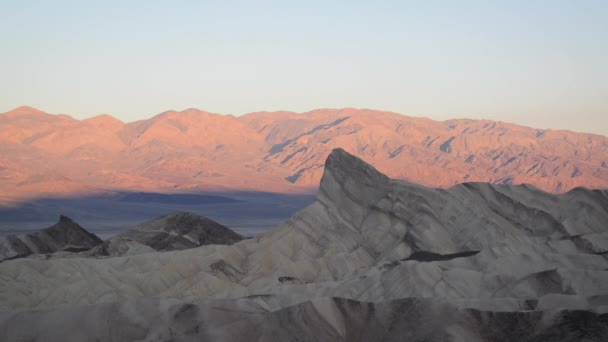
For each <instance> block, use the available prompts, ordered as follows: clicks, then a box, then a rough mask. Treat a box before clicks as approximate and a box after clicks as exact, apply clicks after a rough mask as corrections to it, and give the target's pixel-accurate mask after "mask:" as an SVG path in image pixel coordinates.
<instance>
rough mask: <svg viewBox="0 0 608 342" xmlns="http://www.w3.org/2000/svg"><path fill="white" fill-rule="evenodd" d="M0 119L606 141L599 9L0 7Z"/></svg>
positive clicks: (599, 5) (591, 4) (216, 4)
mask: <svg viewBox="0 0 608 342" xmlns="http://www.w3.org/2000/svg"><path fill="white" fill-rule="evenodd" d="M0 13H1V17H2V19H1V20H0V112H5V111H8V110H11V109H13V108H15V107H18V106H21V105H28V106H33V107H36V108H39V109H41V110H44V111H46V112H50V113H65V114H69V115H72V116H74V117H76V118H86V117H91V116H95V115H98V114H102V113H107V114H111V115H113V116H115V117H117V118H119V119H121V120H123V121H134V120H139V119H144V118H148V117H151V116H153V115H156V114H158V113H160V112H163V111H165V110H169V109H175V110H183V109H186V108H199V109H202V110H206V111H210V112H216V113H222V114H233V115H241V114H244V113H248V112H254V111H274V110H289V111H295V112H305V111H309V110H312V109H317V108H342V107H354V108H371V109H379V110H389V111H395V112H398V113H402V114H407V115H411V116H425V117H430V118H433V119H436V120H447V119H451V118H472V119H481V118H483V119H491V120H499V121H506V122H514V123H519V124H523V125H527V126H532V127H536V128H556V129H571V130H574V131H580V132H593V133H599V134H603V135H608V62H607V61H608V1H605V0H600V1H593V0H581V1H574V0H572V1H560V0H551V1H540V0H534V1H532V0H525V1H518V0H505V1H490V0H486V1H467V0H462V1H448V0H445V1H433V0H428V1H403V0H402V1H356V0H351V1H338V0H335V1H230V0H226V1H179V0H175V1H154V0H148V1H135V0H133V1H109V0H107V1H85V0H82V1H63V0H54V1H31V0H18V1H10V0H0Z"/></svg>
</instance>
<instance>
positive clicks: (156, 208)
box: [0, 191, 315, 239]
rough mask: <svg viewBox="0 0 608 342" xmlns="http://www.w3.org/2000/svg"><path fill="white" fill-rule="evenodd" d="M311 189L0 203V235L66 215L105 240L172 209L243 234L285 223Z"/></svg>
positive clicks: (302, 205)
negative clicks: (302, 190) (13, 205)
mask: <svg viewBox="0 0 608 342" xmlns="http://www.w3.org/2000/svg"><path fill="white" fill-rule="evenodd" d="M314 197H315V196H314V195H311V194H278V193H269V192H246V191H242V192H239V191H234V192H222V193H216V192H213V193H212V192H204V193H202V192H201V193H188V194H162V193H141V192H133V193H128V192H121V193H116V194H113V195H98V196H79V197H61V198H38V199H34V200H31V201H28V202H27V203H24V204H22V205H20V206H18V207H0V235H5V234H20V233H28V232H33V231H37V230H40V229H43V228H46V227H48V226H50V225H52V224H54V223H56V222H57V219H58V218H59V215H66V216H69V217H71V218H72V219H73V220H74V221H76V222H78V223H79V224H80V225H81V226H83V227H84V228H85V229H87V230H89V231H91V232H93V233H95V234H97V235H98V236H99V237H101V238H102V239H106V238H108V237H110V236H112V235H114V234H116V233H118V232H121V231H123V230H125V229H127V228H128V227H129V226H132V225H135V224H138V223H142V222H144V221H147V220H150V219H153V218H156V217H159V216H162V215H165V214H168V213H171V212H174V211H189V212H193V213H195V214H199V215H202V216H206V217H209V218H210V219H212V220H214V221H217V222H218V223H221V224H223V225H225V226H227V227H229V228H231V229H234V230H235V231H236V232H238V233H240V234H242V235H245V236H254V235H257V234H259V233H261V232H263V231H266V230H268V229H270V228H272V227H275V226H277V225H278V224H280V223H282V222H284V221H285V220H287V219H288V218H289V217H291V216H292V215H293V214H294V213H295V212H297V211H298V210H300V209H303V208H305V207H306V206H308V205H309V204H311V203H312V202H313V201H314Z"/></svg>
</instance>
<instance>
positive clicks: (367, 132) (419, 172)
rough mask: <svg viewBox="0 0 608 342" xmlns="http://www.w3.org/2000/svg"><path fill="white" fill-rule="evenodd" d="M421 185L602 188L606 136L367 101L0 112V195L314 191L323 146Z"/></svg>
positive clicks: (606, 179)
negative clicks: (298, 108)
mask: <svg viewBox="0 0 608 342" xmlns="http://www.w3.org/2000/svg"><path fill="white" fill-rule="evenodd" d="M337 147H340V148H343V149H345V150H346V151H348V152H350V153H352V154H354V155H356V156H358V157H361V158H365V159H366V160H367V161H369V162H370V163H371V164H372V165H374V166H375V167H377V168H378V169H379V170H381V171H383V172H385V173H386V174H387V175H389V176H390V177H393V178H398V179H403V180H407V181H411V182H416V183H419V184H423V185H427V186H437V187H449V186H452V185H454V184H458V183H463V182H489V183H495V184H522V183H526V184H532V185H534V186H536V187H538V188H540V189H543V190H546V191H550V192H555V193H561V192H566V191H568V190H570V189H573V188H575V187H579V186H584V187H588V188H607V187H608V138H607V137H605V136H600V135H594V134H584V133H574V132H571V131H558V130H544V129H533V128H527V127H522V126H518V125H514V124H509V123H503V122H494V121H486V120H469V119H461V120H449V121H433V120H430V119H426V118H417V117H409V116H405V115H401V114H397V113H391V112H383V111H376V110H367V109H352V108H345V109H319V110H313V111H311V112H307V113H301V114H298V113H292V112H256V113H250V114H246V115H243V116H240V117H235V116H232V115H219V114H213V113H208V112H204V111H200V110H197V109H187V110H184V111H181V112H177V111H167V112H164V113H161V114H159V115H156V116H154V117H152V118H150V119H147V120H141V121H136V122H130V123H124V122H122V121H120V120H118V119H116V118H114V117H112V116H110V115H100V116H96V117H93V118H89V119H85V120H77V119H74V118H72V117H70V116H68V115H53V114H47V113H45V112H42V111H40V110H37V109H34V108H31V107H19V108H17V109H15V110H12V111H9V112H6V113H3V114H0V151H2V153H1V154H0V189H1V191H0V197H2V198H1V199H0V201H2V202H7V201H13V200H20V199H25V198H35V197H41V196H49V195H68V194H89V193H104V192H108V191H120V190H125V189H128V190H129V191H133V190H136V191H157V192H196V191H231V190H244V191H248V190H252V191H259V190H263V191H273V192H284V193H305V192H309V193H310V192H314V191H315V190H316V187H317V184H318V182H319V180H320V178H321V175H322V173H323V163H324V160H325V158H326V157H327V156H328V155H329V153H330V151H331V150H332V149H334V148H337Z"/></svg>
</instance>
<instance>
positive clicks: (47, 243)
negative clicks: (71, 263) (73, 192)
mask: <svg viewBox="0 0 608 342" xmlns="http://www.w3.org/2000/svg"><path fill="white" fill-rule="evenodd" d="M102 242H103V241H102V240H101V239H100V238H99V237H97V236H96V235H95V234H92V233H89V232H88V231H87V230H85V229H84V228H82V227H81V226H80V225H79V224H78V223H76V222H74V221H72V219H71V218H69V217H67V216H63V215H62V216H60V218H59V222H57V223H56V224H55V225H52V226H50V227H48V228H46V229H43V230H41V231H39V232H36V233H32V234H18V235H6V236H0V262H1V261H4V260H10V259H17V258H22V257H26V256H29V255H32V254H51V253H55V252H82V251H86V250H89V249H91V248H93V247H95V246H97V245H99V244H101V243H102Z"/></svg>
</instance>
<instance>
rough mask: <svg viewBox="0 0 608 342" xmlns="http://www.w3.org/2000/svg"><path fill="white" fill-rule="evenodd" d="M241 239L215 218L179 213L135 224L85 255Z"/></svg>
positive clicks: (219, 243)
mask: <svg viewBox="0 0 608 342" xmlns="http://www.w3.org/2000/svg"><path fill="white" fill-rule="evenodd" d="M241 240H243V237H242V236H241V235H239V234H237V233H235V232H234V231H232V230H230V229H229V228H227V227H224V226H222V225H221V224H219V223H217V222H215V221H213V220H211V219H208V218H206V217H202V216H199V215H196V214H192V213H188V212H175V213H171V214H168V215H165V216H162V217H159V218H157V219H154V220H151V221H148V222H145V223H142V224H140V225H137V226H135V227H132V228H130V229H128V230H126V231H124V232H122V233H120V234H117V235H115V236H113V237H111V238H110V239H108V240H107V241H105V242H104V243H102V244H100V245H99V246H97V247H95V248H93V249H92V250H90V251H88V252H85V253H83V254H84V255H87V256H122V255H133V254H141V253H147V252H155V251H176V250H183V249H189V248H194V247H199V246H204V245H230V244H233V243H235V242H239V241H241Z"/></svg>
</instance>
